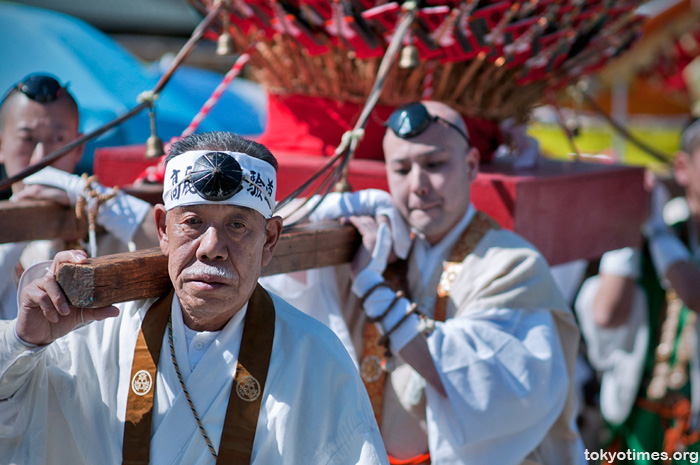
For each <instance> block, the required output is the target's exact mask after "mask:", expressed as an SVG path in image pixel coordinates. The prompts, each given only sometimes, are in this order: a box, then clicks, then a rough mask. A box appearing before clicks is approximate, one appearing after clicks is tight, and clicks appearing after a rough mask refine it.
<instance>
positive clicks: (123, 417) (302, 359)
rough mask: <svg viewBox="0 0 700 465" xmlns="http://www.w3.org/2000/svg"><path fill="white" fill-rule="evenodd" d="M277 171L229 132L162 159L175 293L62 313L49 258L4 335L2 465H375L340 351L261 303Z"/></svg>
mask: <svg viewBox="0 0 700 465" xmlns="http://www.w3.org/2000/svg"><path fill="white" fill-rule="evenodd" d="M276 169H277V162H276V160H275V159H274V157H273V156H272V154H271V153H270V152H269V151H268V150H267V149H266V148H265V147H264V146H262V145H260V144H257V143H255V142H252V141H248V140H246V139H243V138H240V137H238V136H235V135H233V134H230V133H205V134H195V135H192V136H189V137H187V138H184V139H182V140H180V141H178V142H176V143H175V144H173V147H172V149H171V152H170V155H169V157H168V160H167V162H166V182H165V186H164V194H163V200H164V204H162V205H157V206H156V208H155V221H156V225H157V229H158V237H159V240H160V246H161V249H162V250H163V253H164V254H165V255H166V256H167V258H168V272H169V275H170V279H171V281H172V284H173V288H174V292H170V293H168V294H167V295H165V296H162V297H160V298H153V299H148V300H145V301H138V302H128V303H126V304H120V306H119V307H118V308H117V307H106V308H99V309H79V308H75V307H71V306H69V304H68V303H67V301H66V298H65V297H64V295H63V294H62V292H61V290H60V288H59V286H58V283H57V282H56V279H55V272H56V270H57V267H58V266H59V265H60V264H61V263H81V262H84V261H85V259H86V257H85V255H84V253H82V252H76V251H73V252H62V253H59V254H58V255H57V256H56V258H55V259H54V261H53V262H45V263H43V264H41V265H37V266H35V267H33V268H30V269H28V270H27V271H26V272H25V274H24V275H23V277H22V281H21V283H20V297H19V316H18V318H17V319H16V320H13V321H9V322H0V325H2V326H0V399H1V400H0V456H1V457H3V462H4V463H32V464H41V463H71V464H96V463H105V464H106V463H110V464H115V463H119V462H120V461H121V463H125V464H126V463H129V464H136V463H151V464H188V465H189V464H213V463H236V464H244V463H245V464H247V463H255V464H273V463H274V464H300V463H304V464H349V463H362V464H381V463H387V458H386V452H385V451H384V448H383V445H382V441H381V438H380V436H379V431H378V428H377V424H376V422H375V420H374V418H373V414H372V409H371V406H370V403H369V399H368V397H367V394H366V393H365V391H364V388H363V385H362V382H361V380H360V377H359V375H358V373H357V371H356V370H355V367H354V365H353V362H352V361H351V359H350V357H349V356H348V354H347V353H346V351H345V350H344V348H343V346H342V344H341V343H340V341H339V340H338V339H337V337H336V336H335V335H334V334H333V333H332V332H331V331H330V330H329V329H328V328H326V327H325V326H323V325H322V324H321V323H319V322H317V321H315V320H314V319H312V318H311V317H309V316H306V315H304V314H302V313H301V312H299V311H298V310H296V309H295V308H293V307H291V306H290V305H289V304H287V303H286V302H285V301H283V300H282V299H280V298H279V297H277V296H275V295H271V294H269V293H268V292H266V291H265V290H264V289H262V288H261V287H260V286H259V285H258V283H257V281H258V278H259V276H260V270H261V268H262V267H263V266H264V265H266V264H267V263H268V262H269V261H270V259H271V258H272V254H273V252H274V249H275V246H276V244H277V240H278V238H279V236H280V232H281V229H282V220H281V218H280V217H278V216H273V211H274V198H275V186H276Z"/></svg>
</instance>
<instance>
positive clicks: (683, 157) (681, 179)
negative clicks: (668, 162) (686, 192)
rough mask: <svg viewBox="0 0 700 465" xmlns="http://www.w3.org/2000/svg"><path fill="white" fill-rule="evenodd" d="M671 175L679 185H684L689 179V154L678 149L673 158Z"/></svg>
mask: <svg viewBox="0 0 700 465" xmlns="http://www.w3.org/2000/svg"><path fill="white" fill-rule="evenodd" d="M673 177H674V178H675V179H676V182H677V183H678V185H679V186H682V187H685V186H687V185H688V182H689V181H690V155H688V154H687V153H685V152H683V151H678V152H676V154H675V157H674V158H673Z"/></svg>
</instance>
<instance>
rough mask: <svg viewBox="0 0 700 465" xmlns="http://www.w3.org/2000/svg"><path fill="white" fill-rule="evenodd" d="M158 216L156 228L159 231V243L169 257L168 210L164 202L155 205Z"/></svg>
mask: <svg viewBox="0 0 700 465" xmlns="http://www.w3.org/2000/svg"><path fill="white" fill-rule="evenodd" d="M153 209H154V212H155V216H156V229H157V231H158V243H159V244H160V250H161V251H162V252H163V254H164V255H165V256H166V257H167V256H168V244H169V241H168V234H167V223H168V221H167V218H168V212H167V211H166V210H165V206H164V205H163V204H157V205H156V206H155V207H153Z"/></svg>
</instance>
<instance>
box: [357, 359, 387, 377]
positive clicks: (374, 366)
mask: <svg viewBox="0 0 700 465" xmlns="http://www.w3.org/2000/svg"><path fill="white" fill-rule="evenodd" d="M360 376H362V379H363V380H365V382H367V383H373V382H375V381H377V380H378V379H379V378H380V377H381V376H382V361H381V359H380V358H379V357H377V356H376V355H368V356H366V357H365V358H363V359H362V362H360Z"/></svg>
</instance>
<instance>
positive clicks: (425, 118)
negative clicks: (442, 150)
mask: <svg viewBox="0 0 700 465" xmlns="http://www.w3.org/2000/svg"><path fill="white" fill-rule="evenodd" d="M433 122H437V123H440V124H444V125H446V126H448V127H450V128H452V129H454V130H455V131H457V132H458V133H459V135H460V136H462V138H463V139H464V140H465V142H466V143H467V145H470V144H469V137H468V136H467V135H466V134H465V133H464V131H462V130H461V129H460V128H459V126H457V125H455V124H454V123H451V122H449V121H447V120H446V119H445V118H442V117H440V116H437V115H431V114H430V113H429V112H428V109H427V108H425V105H423V104H422V103H420V102H414V103H409V104H406V105H402V106H400V107H399V108H397V109H396V110H395V111H394V112H393V113H392V114H391V115H389V119H388V120H386V122H385V123H384V127H388V128H389V129H391V130H392V131H393V132H394V134H396V135H397V136H398V137H400V138H402V139H410V138H411V137H415V136H417V135H419V134H421V133H423V132H424V131H425V130H426V129H428V126H430V124H431V123H433Z"/></svg>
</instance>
